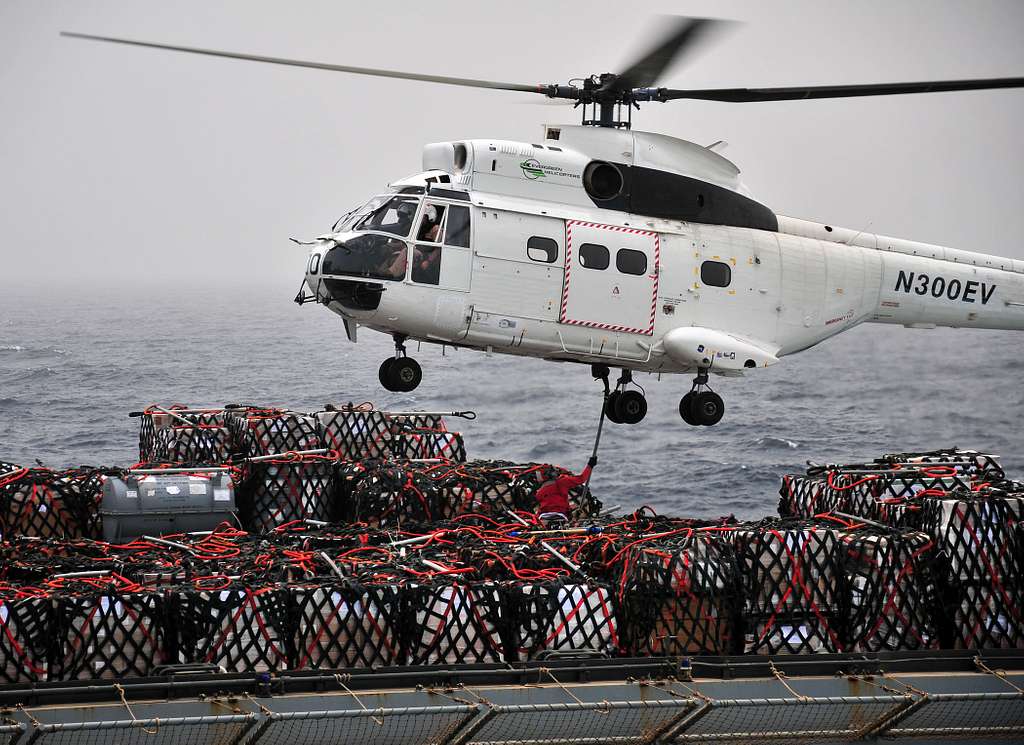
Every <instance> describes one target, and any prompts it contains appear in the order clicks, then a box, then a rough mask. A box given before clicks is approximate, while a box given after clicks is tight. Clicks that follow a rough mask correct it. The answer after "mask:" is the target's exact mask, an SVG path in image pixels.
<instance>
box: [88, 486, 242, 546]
mask: <svg viewBox="0 0 1024 745" xmlns="http://www.w3.org/2000/svg"><path fill="white" fill-rule="evenodd" d="M234 513H235V491H234V488H233V487H232V484H231V475H230V474H229V473H226V472H220V473H216V472H215V473H208V474H204V475H202V476H199V475H189V474H187V473H168V474H145V475H143V474H130V473H129V474H126V476H125V478H124V479H121V478H117V477H108V478H106V479H105V481H104V483H103V501H102V502H101V503H100V516H101V517H102V519H103V539H104V540H106V541H130V540H131V539H133V538H138V537H139V536H141V535H156V536H159V535H165V534H167V533H191V532H195V531H201V530H213V529H214V528H216V527H217V526H218V525H220V524H221V523H222V522H224V521H229V522H232V523H234V522H236V520H235V515H234Z"/></svg>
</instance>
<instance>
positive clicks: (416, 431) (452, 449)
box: [316, 407, 466, 463]
mask: <svg viewBox="0 0 1024 745" xmlns="http://www.w3.org/2000/svg"><path fill="white" fill-rule="evenodd" d="M316 418H317V422H318V425H319V428H320V433H321V436H322V438H323V442H324V444H325V446H326V447H328V448H330V449H332V450H334V451H336V452H337V453H338V454H339V457H341V458H342V459H343V460H349V461H362V460H375V459H389V458H399V459H406V460H411V459H429V460H433V459H440V460H446V461H453V462H456V463H461V462H463V461H465V460H466V446H465V443H464V442H463V439H462V435H461V434H459V433H458V432H450V431H449V430H448V427H447V425H446V424H445V422H444V418H443V417H441V416H440V415H437V414H390V413H387V412H383V411H373V410H365V409H363V408H360V407H354V408H348V409H343V410H339V411H322V412H319V413H318V414H317V415H316Z"/></svg>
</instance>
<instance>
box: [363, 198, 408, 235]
mask: <svg viewBox="0 0 1024 745" xmlns="http://www.w3.org/2000/svg"><path fill="white" fill-rule="evenodd" d="M418 205H419V200H418V199H416V197H410V196H397V197H392V198H391V199H388V200H387V201H386V202H384V203H383V204H382V205H380V206H379V207H376V208H375V209H373V211H371V212H370V214H368V215H367V216H366V217H364V218H362V219H361V220H360V221H359V222H358V223H356V227H355V229H356V230H376V231H379V232H381V233H391V234H392V235H397V236H401V237H403V238H404V237H406V236H408V235H409V231H410V230H412V222H413V219H414V218H415V216H416V208H417V206H418Z"/></svg>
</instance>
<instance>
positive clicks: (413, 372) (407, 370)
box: [384, 357, 423, 393]
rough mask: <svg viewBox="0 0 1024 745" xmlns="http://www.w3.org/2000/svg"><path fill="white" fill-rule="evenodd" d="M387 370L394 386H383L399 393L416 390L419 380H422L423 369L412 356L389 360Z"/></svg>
mask: <svg viewBox="0 0 1024 745" xmlns="http://www.w3.org/2000/svg"><path fill="white" fill-rule="evenodd" d="M387 372H388V376H389V379H390V382H391V384H392V385H393V386H394V388H388V386H384V387H385V388H388V390H393V391H398V392H400V393H408V392H409V391H413V390H416V387H417V386H418V385H419V384H420V381H422V380H423V369H422V368H421V367H420V363H419V362H417V361H416V360H414V359H413V358H412V357H395V358H394V359H392V360H391V365H390V366H389V368H388V371H387Z"/></svg>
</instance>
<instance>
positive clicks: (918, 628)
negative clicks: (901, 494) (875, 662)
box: [840, 524, 942, 652]
mask: <svg viewBox="0 0 1024 745" xmlns="http://www.w3.org/2000/svg"><path fill="white" fill-rule="evenodd" d="M843 528H844V529H843V530H841V532H840V541H841V546H842V553H843V579H844V581H845V583H846V591H845V597H846V598H847V601H848V602H847V613H846V619H847V621H846V623H847V634H848V642H847V645H846V648H847V649H848V650H849V651H851V652H883V651H896V650H905V649H937V648H938V647H939V646H940V641H941V640H940V637H939V628H938V626H939V622H940V621H939V619H940V618H941V613H942V608H941V603H940V597H939V587H938V581H939V578H940V577H941V573H940V569H941V568H940V566H939V565H938V562H939V560H940V559H939V555H938V551H937V548H936V544H935V541H934V540H932V539H931V537H929V536H928V535H926V534H924V533H921V532H918V531H913V530H899V529H894V530H892V531H889V532H879V531H878V530H873V529H870V528H868V527H867V526H864V525H863V524H861V525H860V526H858V525H856V524H847V525H844V526H843Z"/></svg>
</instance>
